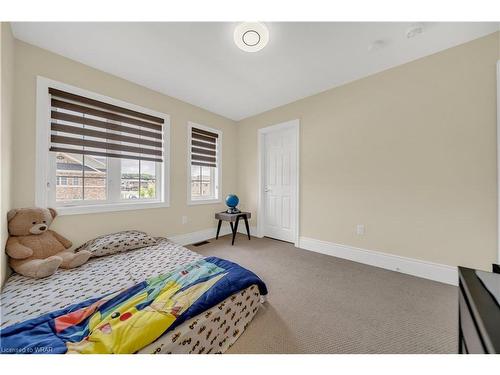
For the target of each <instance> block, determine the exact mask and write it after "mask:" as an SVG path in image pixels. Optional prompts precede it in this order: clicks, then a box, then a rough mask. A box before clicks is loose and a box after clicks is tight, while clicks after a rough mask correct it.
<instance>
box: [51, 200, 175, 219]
mask: <svg viewBox="0 0 500 375" xmlns="http://www.w3.org/2000/svg"><path fill="white" fill-rule="evenodd" d="M169 206H170V205H169V204H168V203H167V202H160V201H154V202H141V203H108V204H99V205H98V204H96V205H88V206H59V207H57V206H56V210H57V213H58V214H59V215H61V216H64V215H80V214H92V213H99V212H116V211H133V210H147V209H152V208H165V207H169Z"/></svg>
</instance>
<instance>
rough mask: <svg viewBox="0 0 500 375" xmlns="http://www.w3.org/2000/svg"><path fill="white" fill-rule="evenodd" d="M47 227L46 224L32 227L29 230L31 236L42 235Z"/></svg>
mask: <svg viewBox="0 0 500 375" xmlns="http://www.w3.org/2000/svg"><path fill="white" fill-rule="evenodd" d="M47 228H48V227H47V225H46V224H36V225H33V226H32V227H31V229H30V233H31V234H40V233H43V232H45V231H46V230H47Z"/></svg>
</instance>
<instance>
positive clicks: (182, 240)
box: [167, 222, 257, 246]
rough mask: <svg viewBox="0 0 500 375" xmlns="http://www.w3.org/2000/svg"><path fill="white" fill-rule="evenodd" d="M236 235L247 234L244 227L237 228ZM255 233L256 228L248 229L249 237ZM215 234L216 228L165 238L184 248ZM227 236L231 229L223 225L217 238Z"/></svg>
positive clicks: (213, 236)
mask: <svg viewBox="0 0 500 375" xmlns="http://www.w3.org/2000/svg"><path fill="white" fill-rule="evenodd" d="M240 224H241V222H240ZM238 233H242V234H247V231H246V228H245V226H244V225H243V226H238ZM256 233H257V228H256V227H250V235H252V236H254V235H255V234H256ZM216 234H217V228H210V229H203V230H199V231H197V232H191V233H185V234H178V235H175V236H168V237H167V238H168V239H169V240H170V241H172V242H175V243H178V244H179V245H182V246H186V245H191V244H193V243H197V242H201V241H206V240H209V239H211V238H215V235H216ZM227 234H231V228H230V227H229V225H223V226H222V227H221V229H220V234H219V236H225V235H227Z"/></svg>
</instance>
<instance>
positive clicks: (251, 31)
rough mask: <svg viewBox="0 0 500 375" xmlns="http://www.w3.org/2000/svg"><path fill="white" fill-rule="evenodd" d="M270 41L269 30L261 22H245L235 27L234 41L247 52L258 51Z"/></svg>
mask: <svg viewBox="0 0 500 375" xmlns="http://www.w3.org/2000/svg"><path fill="white" fill-rule="evenodd" d="M268 41H269V30H267V27H266V26H265V25H264V24H263V23H260V22H243V23H240V24H239V25H238V26H236V28H235V29H234V43H236V45H237V46H238V48H240V49H242V50H243V51H245V52H257V51H260V50H261V49H262V48H264V47H265V46H266V44H267V42H268Z"/></svg>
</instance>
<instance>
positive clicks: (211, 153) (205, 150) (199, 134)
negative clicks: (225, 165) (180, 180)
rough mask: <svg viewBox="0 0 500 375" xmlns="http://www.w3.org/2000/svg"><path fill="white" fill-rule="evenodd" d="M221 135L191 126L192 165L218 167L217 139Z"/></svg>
mask: <svg viewBox="0 0 500 375" xmlns="http://www.w3.org/2000/svg"><path fill="white" fill-rule="evenodd" d="M218 138H219V135H218V134H217V133H212V132H209V131H206V130H202V129H198V128H195V127H192V128H191V165H198V166H202V167H217V139H218Z"/></svg>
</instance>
